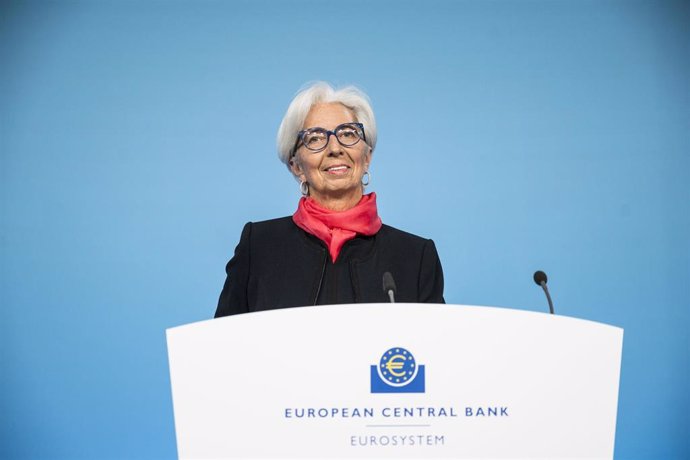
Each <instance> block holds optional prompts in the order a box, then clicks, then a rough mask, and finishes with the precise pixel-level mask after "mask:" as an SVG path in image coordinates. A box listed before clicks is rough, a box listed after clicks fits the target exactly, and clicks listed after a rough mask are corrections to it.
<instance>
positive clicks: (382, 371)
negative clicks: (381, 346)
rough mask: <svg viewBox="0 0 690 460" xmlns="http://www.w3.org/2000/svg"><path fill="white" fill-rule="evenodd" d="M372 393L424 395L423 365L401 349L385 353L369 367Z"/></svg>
mask: <svg viewBox="0 0 690 460" xmlns="http://www.w3.org/2000/svg"><path fill="white" fill-rule="evenodd" d="M371 392H372V393H424V365H423V364H422V365H417V361H415V359H414V356H412V353H410V352H409V351H407V350H406V349H404V348H401V347H395V348H391V349H390V350H388V351H386V352H385V353H384V354H383V356H381V359H380V360H379V364H378V365H372V366H371Z"/></svg>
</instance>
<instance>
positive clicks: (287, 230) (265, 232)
mask: <svg viewBox="0 0 690 460" xmlns="http://www.w3.org/2000/svg"><path fill="white" fill-rule="evenodd" d="M296 229H298V227H297V226H296V225H295V223H294V222H293V220H292V216H285V217H278V218H275V219H269V220H261V221H256V222H254V221H252V222H247V223H246V225H245V226H244V230H243V232H249V233H251V235H252V238H256V237H272V238H275V237H276V236H281V235H282V236H285V235H289V234H291V233H293V232H295V230H296Z"/></svg>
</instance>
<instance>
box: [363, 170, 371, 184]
mask: <svg viewBox="0 0 690 460" xmlns="http://www.w3.org/2000/svg"><path fill="white" fill-rule="evenodd" d="M365 177H366V178H367V181H366V182H364V178H365ZM369 182H371V174H369V171H365V172H364V174H363V175H362V185H363V186H365V187H366V186H367V185H369Z"/></svg>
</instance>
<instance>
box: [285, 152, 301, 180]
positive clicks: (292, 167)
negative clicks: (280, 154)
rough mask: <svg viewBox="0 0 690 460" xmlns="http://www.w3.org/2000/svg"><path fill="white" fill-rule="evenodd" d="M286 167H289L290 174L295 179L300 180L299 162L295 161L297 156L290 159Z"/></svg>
mask: <svg viewBox="0 0 690 460" xmlns="http://www.w3.org/2000/svg"><path fill="white" fill-rule="evenodd" d="M288 165H289V167H290V171H292V174H294V175H295V177H296V178H298V179H302V176H303V172H302V165H300V163H299V160H298V159H297V155H295V156H293V157H292V158H290V161H288Z"/></svg>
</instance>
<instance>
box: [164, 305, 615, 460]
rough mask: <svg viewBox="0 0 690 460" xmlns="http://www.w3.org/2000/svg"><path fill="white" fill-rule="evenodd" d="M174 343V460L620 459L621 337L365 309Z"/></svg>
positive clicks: (248, 323)
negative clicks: (617, 435) (616, 456)
mask: <svg viewBox="0 0 690 460" xmlns="http://www.w3.org/2000/svg"><path fill="white" fill-rule="evenodd" d="M167 337H168V351H169V359H170V378H171V383H172V394H173V405H174V412H175V428H176V434H177V447H178V454H179V457H180V458H181V459H217V458H476V459H480V458H481V459H484V458H543V459H555V458H569V459H573V458H591V459H594V458H602V459H604V458H607V459H611V458H613V447H614V437H615V428H616V410H617V404H618V383H619V376H620V363H621V351H622V343H623V330H622V329H620V328H616V327H612V326H607V325H604V324H599V323H595V322H590V321H584V320H579V319H573V318H568V317H563V316H553V315H548V314H542V313H534V312H527V311H518V310H510V309H502V308H490V307H469V306H459V305H428V304H358V305H339V306H324V307H303V308H292V309H284V310H273V311H267V312H260V313H250V314H244V315H237V316H232V317H227V318H222V319H216V320H209V321H203V322H200V323H195V324H190V325H185V326H180V327H176V328H172V329H169V330H168V331H167Z"/></svg>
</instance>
